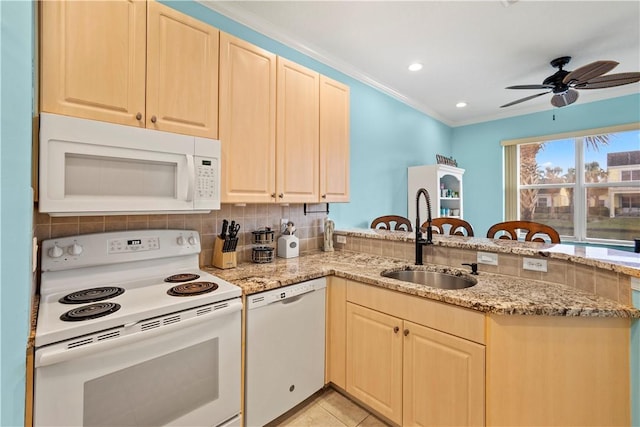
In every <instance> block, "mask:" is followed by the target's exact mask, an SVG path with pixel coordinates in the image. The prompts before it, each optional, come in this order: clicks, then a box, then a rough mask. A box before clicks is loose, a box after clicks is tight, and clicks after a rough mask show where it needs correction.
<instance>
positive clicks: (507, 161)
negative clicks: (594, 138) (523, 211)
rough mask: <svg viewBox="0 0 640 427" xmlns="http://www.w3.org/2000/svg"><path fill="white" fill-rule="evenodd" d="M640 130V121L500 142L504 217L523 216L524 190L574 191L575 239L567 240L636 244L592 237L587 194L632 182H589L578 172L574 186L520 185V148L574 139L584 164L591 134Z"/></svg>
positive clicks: (578, 161)
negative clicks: (590, 190) (502, 164)
mask: <svg viewBox="0 0 640 427" xmlns="http://www.w3.org/2000/svg"><path fill="white" fill-rule="evenodd" d="M633 130H640V122H633V123H627V124H623V125H616V126H608V127H602V128H594V129H584V130H577V131H572V132H563V133H557V134H547V135H539V136H533V137H527V138H519V139H509V140H502V141H500V145H501V146H502V147H503V159H504V175H503V182H504V209H505V211H504V218H505V220H506V221H515V220H518V218H519V213H520V194H519V190H520V189H527V188H573V189H574V191H573V194H574V201H573V202H574V234H575V235H574V236H562V237H563V241H567V242H580V243H601V244H613V245H622V246H628V245H629V244H633V241H628V240H615V239H601V238H593V237H590V238H588V237H587V235H586V233H587V206H586V205H587V203H586V197H587V191H588V189H589V188H612V187H628V186H629V182H628V181H617V182H606V183H587V182H585V179H584V174H582V173H576V180H575V182H574V183H562V184H536V185H534V186H528V185H522V186H521V185H520V162H519V157H518V156H519V150H518V146H520V145H524V144H532V143H543V142H547V141H553V140H561V139H574V140H575V144H576V147H575V164H576V165H583V164H584V150H583V149H582V147H583V146H584V137H585V136H591V135H600V134H608V133H619V132H626V131H633Z"/></svg>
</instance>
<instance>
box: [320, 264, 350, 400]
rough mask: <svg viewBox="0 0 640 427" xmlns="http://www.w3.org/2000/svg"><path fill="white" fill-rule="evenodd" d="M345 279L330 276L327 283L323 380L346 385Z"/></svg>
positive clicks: (339, 385) (344, 387)
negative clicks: (325, 352)
mask: <svg viewBox="0 0 640 427" xmlns="http://www.w3.org/2000/svg"><path fill="white" fill-rule="evenodd" d="M346 316H347V280H346V279H343V278H341V277H336V276H330V277H329V283H328V284H327V314H326V318H327V325H326V326H327V334H326V345H325V348H326V349H327V350H326V351H327V354H326V358H325V363H326V368H325V382H327V383H329V382H332V383H333V384H335V385H337V386H338V387H340V388H342V389H345V390H346V388H347V386H346V373H345V368H346V334H347V318H346Z"/></svg>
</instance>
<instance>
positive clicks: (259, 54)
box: [220, 33, 276, 203]
mask: <svg viewBox="0 0 640 427" xmlns="http://www.w3.org/2000/svg"><path fill="white" fill-rule="evenodd" d="M275 126H276V55H274V54H273V53H271V52H268V51H266V50H263V49H260V48H259V47H257V46H254V45H252V44H250V43H247V42H245V41H243V40H240V39H238V38H235V37H233V36H230V35H229V34H226V33H220V141H221V143H222V178H221V193H222V194H221V196H222V202H224V203H265V202H273V201H275V179H276V173H275V165H276V151H275V147H276V127H275Z"/></svg>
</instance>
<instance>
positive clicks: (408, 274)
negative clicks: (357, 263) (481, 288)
mask: <svg viewBox="0 0 640 427" xmlns="http://www.w3.org/2000/svg"><path fill="white" fill-rule="evenodd" d="M381 275H382V276H383V277H389V278H391V279H397V280H402V281H404V282H411V283H416V284H418V285H425V286H431V287H433V288H438V289H464V288H470V287H471V286H474V285H475V284H476V283H477V281H476V280H475V279H472V278H470V277H464V276H454V275H452V274H447V273H439V272H437V271H425V270H400V271H383V272H382V273H381Z"/></svg>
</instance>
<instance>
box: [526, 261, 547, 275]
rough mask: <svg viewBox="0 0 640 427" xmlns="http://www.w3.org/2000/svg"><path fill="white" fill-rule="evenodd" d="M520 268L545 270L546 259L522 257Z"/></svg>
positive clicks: (544, 271)
mask: <svg viewBox="0 0 640 427" xmlns="http://www.w3.org/2000/svg"><path fill="white" fill-rule="evenodd" d="M522 268H523V269H524V270H531V271H542V272H543V273H546V272H547V260H546V259H537V258H522Z"/></svg>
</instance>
